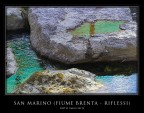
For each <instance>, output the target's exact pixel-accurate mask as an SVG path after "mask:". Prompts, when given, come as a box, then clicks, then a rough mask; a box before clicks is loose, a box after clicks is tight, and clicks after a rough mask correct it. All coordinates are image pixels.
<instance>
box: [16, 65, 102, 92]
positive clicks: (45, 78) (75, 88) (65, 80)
mask: <svg viewBox="0 0 144 113" xmlns="http://www.w3.org/2000/svg"><path fill="white" fill-rule="evenodd" d="M102 86H103V85H102V84H100V83H98V82H96V81H95V75H94V74H92V73H90V72H87V71H85V70H79V69H76V68H73V69H69V70H56V71H48V70H45V71H41V72H36V73H34V74H33V75H32V76H31V77H30V78H29V79H28V80H26V81H25V82H24V83H23V84H21V85H19V86H18V87H17V88H16V90H15V91H14V93H17V94H36V93H39V94H51V93H55V94H68V93H74V94H75V93H96V91H97V89H99V88H101V87H102Z"/></svg>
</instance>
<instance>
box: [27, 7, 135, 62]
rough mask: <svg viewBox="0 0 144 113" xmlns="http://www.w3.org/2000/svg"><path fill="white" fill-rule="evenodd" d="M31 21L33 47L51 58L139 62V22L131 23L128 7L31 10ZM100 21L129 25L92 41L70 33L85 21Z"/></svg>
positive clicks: (58, 59)
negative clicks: (137, 33)
mask: <svg viewBox="0 0 144 113" xmlns="http://www.w3.org/2000/svg"><path fill="white" fill-rule="evenodd" d="M28 19H29V23H30V27H31V36H30V40H31V44H32V47H33V48H34V50H35V51H37V52H38V53H39V54H40V55H42V56H45V57H47V58H49V59H53V60H56V61H59V62H62V63H65V64H78V63H86V62H97V61H123V60H124V59H127V60H126V61H135V60H137V57H136V53H137V52H136V48H137V46H136V40H137V39H136V38H137V35H136V26H137V23H134V22H132V17H131V14H130V9H129V8H104V7H102V8H101V7H98V8H97V7H94V8H49V7H47V8H30V9H29V12H28ZM98 20H111V21H125V22H126V23H125V25H123V26H121V30H120V31H119V32H112V33H106V34H96V35H94V36H92V37H90V38H85V36H82V37H76V36H74V35H72V34H71V32H70V31H71V30H74V29H75V28H77V27H79V26H80V25H82V24H83V23H84V22H93V21H98ZM113 44H114V45H113ZM131 50H132V51H131ZM119 51H120V52H119ZM113 55H114V59H113V60H112V58H113ZM119 55H120V56H119Z"/></svg>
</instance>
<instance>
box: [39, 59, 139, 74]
mask: <svg viewBox="0 0 144 113" xmlns="http://www.w3.org/2000/svg"><path fill="white" fill-rule="evenodd" d="M40 59H42V60H41V61H40V65H41V66H42V67H43V68H44V69H52V70H55V69H60V70H62V69H70V68H78V69H82V70H86V71H90V72H92V73H95V74H96V75H102V76H104V75H110V76H111V75H125V76H128V75H131V74H132V73H137V71H138V69H137V67H138V64H137V62H120V61H119V62H96V63H84V64H69V65H68V64H63V63H59V62H56V61H53V60H49V59H47V58H42V57H40Z"/></svg>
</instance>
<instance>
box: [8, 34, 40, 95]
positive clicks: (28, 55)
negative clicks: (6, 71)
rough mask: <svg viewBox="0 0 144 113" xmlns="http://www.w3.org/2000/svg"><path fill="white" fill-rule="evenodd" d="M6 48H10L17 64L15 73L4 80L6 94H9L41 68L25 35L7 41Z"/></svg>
mask: <svg viewBox="0 0 144 113" xmlns="http://www.w3.org/2000/svg"><path fill="white" fill-rule="evenodd" d="M14 37H15V36H14ZM7 46H8V47H11V48H12V50H13V53H14V54H15V58H16V62H17V64H18V69H17V72H16V73H15V74H14V75H12V76H11V77H9V78H8V79H7V80H6V89H7V90H6V92H7V93H11V92H12V91H13V90H14V89H15V88H16V86H17V85H19V84H21V83H22V82H24V81H25V80H26V79H27V78H29V77H30V75H32V74H33V73H34V72H35V71H39V70H42V68H41V67H40V65H39V62H38V60H37V56H36V54H35V52H34V51H33V50H32V49H31V47H30V42H29V39H28V38H26V35H22V37H20V38H18V37H17V36H16V38H15V39H13V40H10V41H7Z"/></svg>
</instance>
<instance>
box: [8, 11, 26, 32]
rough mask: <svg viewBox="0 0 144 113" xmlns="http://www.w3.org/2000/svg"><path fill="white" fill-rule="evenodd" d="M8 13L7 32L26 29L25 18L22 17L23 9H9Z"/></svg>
mask: <svg viewBox="0 0 144 113" xmlns="http://www.w3.org/2000/svg"><path fill="white" fill-rule="evenodd" d="M6 11H7V12H6V23H7V27H6V29H7V30H17V29H23V28H24V27H25V18H24V17H23V16H22V10H21V8H7V9H6Z"/></svg>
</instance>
